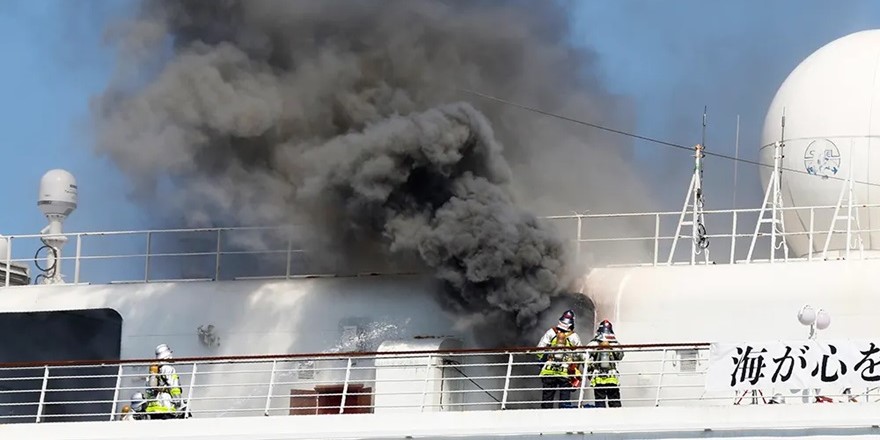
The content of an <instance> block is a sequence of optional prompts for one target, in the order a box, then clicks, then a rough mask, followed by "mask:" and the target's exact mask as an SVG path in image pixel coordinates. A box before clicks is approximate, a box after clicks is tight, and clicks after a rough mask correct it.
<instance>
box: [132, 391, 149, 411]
mask: <svg viewBox="0 0 880 440" xmlns="http://www.w3.org/2000/svg"><path fill="white" fill-rule="evenodd" d="M146 403H147V399H144V393H134V394H132V395H131V409H133V410H135V411H143V410H144V405H146Z"/></svg>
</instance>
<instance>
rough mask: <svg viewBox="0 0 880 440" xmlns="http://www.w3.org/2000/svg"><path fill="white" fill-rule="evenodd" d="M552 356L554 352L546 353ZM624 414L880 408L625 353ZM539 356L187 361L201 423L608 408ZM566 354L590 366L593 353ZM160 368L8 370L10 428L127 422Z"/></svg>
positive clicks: (694, 361) (681, 349)
mask: <svg viewBox="0 0 880 440" xmlns="http://www.w3.org/2000/svg"><path fill="white" fill-rule="evenodd" d="M544 350H546V349H542V351H544ZM619 350H620V351H622V352H623V353H625V357H624V358H623V359H622V360H621V361H620V362H618V369H619V371H620V382H621V385H620V393H621V400H620V403H621V405H622V406H624V407H632V406H641V407H655V406H695V405H745V404H761V403H769V400H770V399H771V398H775V399H776V402H774V403H777V402H779V399H780V398H783V397H787V398H788V399H789V400H788V402H787V403H800V402H801V401H807V402H814V401H817V400H822V399H825V400H832V401H841V402H843V401H856V402H862V403H868V402H870V403H877V402H878V401H880V393H878V391H877V390H876V389H873V390H864V391H863V392H861V394H852V393H850V392H847V393H843V392H842V391H836V390H823V391H829V393H826V394H823V395H822V396H823V397H822V399H817V398H816V396H815V395H811V396H806V397H805V395H802V394H799V393H792V392H791V391H790V390H784V391H782V392H781V393H779V392H776V391H779V390H754V391H752V392H748V393H745V394H737V393H733V392H730V393H709V392H706V391H705V389H704V381H705V374H706V367H707V364H708V362H707V356H708V345H707V344H666V345H650V346H648V345H641V346H639V345H632V346H620V348H619ZM537 353H538V352H536V351H535V349H511V350H459V351H451V352H438V351H430V352H429V351H424V352H403V353H400V352H398V353H364V354H312V355H279V356H245V357H230V358H190V359H177V360H174V361H173V365H174V366H175V368H176V369H177V373H178V374H179V376H180V379H181V383H182V386H183V394H182V396H184V398H185V399H184V400H185V402H186V403H187V405H186V406H187V410H188V413H189V414H190V415H191V417H196V418H209V417H239V416H269V415H272V416H280V415H305V414H351V413H399V412H438V411H443V412H446V411H474V410H516V409H526V408H540V407H542V405H545V406H552V407H557V406H569V407H594V406H604V402H599V401H597V400H596V399H595V396H594V394H593V392H592V387H590V377H591V376H590V373H589V372H588V371H587V369H584V368H579V370H577V373H576V374H572V375H571V377H572V378H574V377H577V378H578V379H580V383H579V384H577V385H572V386H571V387H570V388H566V389H567V390H568V391H569V392H570V396H569V397H568V398H560V396H558V395H555V396H554V397H553V398H552V399H550V400H545V399H544V398H543V397H544V396H542V391H543V389H544V386H543V384H542V377H541V376H539V374H538V373H539V371H540V370H541V367H542V365H543V362H541V361H540V360H539V359H538V357H537ZM565 353H568V354H577V355H580V356H585V357H586V356H587V355H588V354H589V353H590V352H589V350H588V349H586V348H578V349H575V350H566V351H565ZM151 362H155V361H149V360H133V361H116V362H113V361H105V362H66V363H53V364H46V365H33V364H22V365H12V364H5V365H0V423H15V422H18V423H32V422H37V423H39V422H51V421H74V420H75V421H81V420H93V421H94V420H107V421H111V420H117V419H119V417H120V415H121V413H122V407H123V405H127V404H129V403H130V402H129V398H130V396H131V395H132V393H135V392H139V391H144V386H145V383H146V377H147V375H148V373H147V371H148V366H149V364H150V363H151Z"/></svg>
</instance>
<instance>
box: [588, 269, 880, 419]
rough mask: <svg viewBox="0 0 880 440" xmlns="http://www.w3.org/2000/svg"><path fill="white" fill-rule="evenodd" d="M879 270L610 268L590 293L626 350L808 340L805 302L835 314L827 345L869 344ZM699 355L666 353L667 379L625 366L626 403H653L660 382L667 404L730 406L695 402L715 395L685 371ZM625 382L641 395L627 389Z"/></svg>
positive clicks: (597, 276) (594, 276) (876, 330)
mask: <svg viewBox="0 0 880 440" xmlns="http://www.w3.org/2000/svg"><path fill="white" fill-rule="evenodd" d="M877 273H880V261H878V260H863V261H843V260H841V261H815V262H787V263H775V264H769V263H758V264H726V265H708V266H657V267H631V268H603V269H595V270H593V271H592V272H591V273H590V274H589V275H588V276H587V277H586V282H585V284H584V292H585V293H586V294H588V295H589V296H590V297H591V298H592V299H593V301H594V303H595V306H596V319H597V320H602V319H609V320H611V321H612V322H613V323H614V330H615V333H616V334H617V337H618V340H619V341H620V342H621V343H622V344H658V343H679V342H686V343H706V342H744V341H756V342H761V341H776V340H806V339H807V337H808V335H809V330H808V328H806V327H804V326H803V325H801V324H800V323H799V322H798V320H797V312H798V310H799V309H800V308H801V307H802V306H803V305H805V304H810V305H812V306H813V307H815V308H823V309H825V310H827V311H828V312H829V313H830V315H831V326H830V327H829V328H828V329H826V330H823V331H821V332H819V335H818V338H819V339H847V338H855V339H865V338H871V337H876V336H878V335H880V327H878V325H877V319H878V313H880V312H878V311H880V288H878V287H877V283H876V276H877V275H876V274H877ZM693 354H695V353H688V352H686V351H685V352H678V351H671V352H669V353H666V359H667V361H666V362H664V363H663V365H662V371H663V372H664V373H666V374H664V375H663V376H659V375H658V374H657V373H658V372H659V371H660V369H661V367H660V365H658V364H657V363H656V362H655V363H653V364H651V366H650V373H651V374H639V373H640V371H636V370H635V368H636V366H639V368H645V369H648V368H647V367H646V365H644V364H642V365H640V364H638V363H631V362H630V363H623V364H621V366H620V369H621V373H622V374H623V375H625V377H626V378H627V380H623V379H622V385H623V386H624V388H623V389H622V390H621V395H622V397H623V399H624V401H627V402H628V405H636V404H639V405H645V406H654V404H655V398H656V397H657V388H656V387H657V385H658V383H659V381H661V380H662V385H663V388H662V394H661V395H660V396H659V397H660V399H661V400H666V401H668V400H669V399H671V398H676V397H678V398H684V399H693V400H691V401H689V402H688V403H687V405H698V404H705V405H718V404H731V403H732V402H733V396H732V395H730V396H720V395H718V396H717V397H729V399H726V400H722V401H719V400H714V401H713V400H703V401H702V402H700V401H697V400H696V399H700V398H703V399H705V398H707V397H713V395H711V394H710V393H707V392H705V391H704V389H703V384H704V381H705V376H703V375H702V374H693V375H688V374H682V373H684V372H686V371H687V370H683V369H682V365H686V363H685V364H683V363H682V362H681V361H682V356H685V357H687V356H689V355H690V356H692V355H693ZM701 354H702V356H703V357H705V356H706V353H705V351H704V352H703V353H701ZM627 356H628V358H627V360H628V361H633V360H636V359H638V358H639V356H641V357H644V358H646V357H647V356H652V359H657V355H656V354H653V355H649V354H641V353H629V354H628V355H627ZM691 366H693V365H691ZM696 367H697V368H700V367H702V368H703V369H704V368H705V364H703V365H696ZM685 368H687V367H685ZM670 373H673V374H670ZM627 384H629V385H630V386H634V387H636V388H630V389H627V388H626V385H627ZM672 385H677V386H679V387H674V386H672ZM829 391H830V390H829ZM784 392H785V393H786V394H787V393H788V392H789V391H784ZM833 392H834V393H839V392H840V390H833ZM636 399H641V400H636ZM791 400H792V399H789V402H788V403H796V402H792V401H791Z"/></svg>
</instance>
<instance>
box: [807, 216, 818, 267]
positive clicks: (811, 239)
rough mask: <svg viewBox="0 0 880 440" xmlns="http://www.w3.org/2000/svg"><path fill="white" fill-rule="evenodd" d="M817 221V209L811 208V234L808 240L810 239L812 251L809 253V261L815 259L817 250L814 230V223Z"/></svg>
mask: <svg viewBox="0 0 880 440" xmlns="http://www.w3.org/2000/svg"><path fill="white" fill-rule="evenodd" d="M815 221H816V209H815V208H810V235H809V237H808V240H809V241H810V247H809V249H810V253H809V254H807V261H813V253H814V252H815V250H814V249H813V232H814V229H813V225H814V223H815Z"/></svg>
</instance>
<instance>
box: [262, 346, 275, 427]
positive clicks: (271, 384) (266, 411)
mask: <svg viewBox="0 0 880 440" xmlns="http://www.w3.org/2000/svg"><path fill="white" fill-rule="evenodd" d="M277 368H278V361H277V360H273V361H272V372H271V373H269V391H268V392H267V393H266V407H265V408H264V409H263V415H264V416H268V415H269V405H270V404H271V403H272V388H273V387H274V386H275V370H276V369H277Z"/></svg>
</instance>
